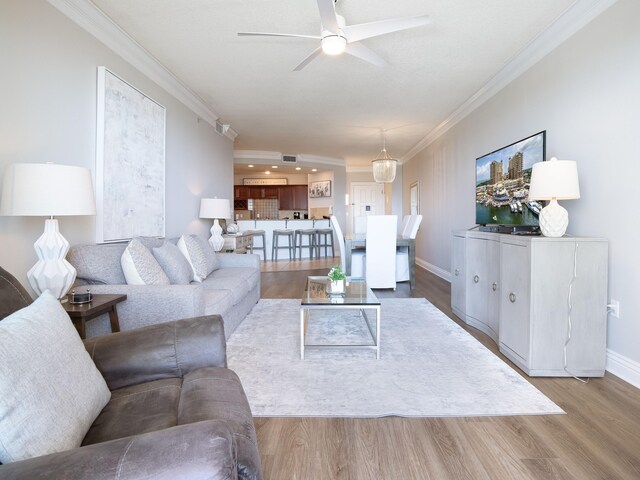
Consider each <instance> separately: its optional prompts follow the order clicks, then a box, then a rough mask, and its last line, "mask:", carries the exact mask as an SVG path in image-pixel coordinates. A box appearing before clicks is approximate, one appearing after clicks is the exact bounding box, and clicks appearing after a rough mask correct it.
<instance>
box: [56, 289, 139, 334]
mask: <svg viewBox="0 0 640 480" xmlns="http://www.w3.org/2000/svg"><path fill="white" fill-rule="evenodd" d="M126 299H127V296H126V295H120V294H118V295H112V294H94V295H93V297H92V298H91V301H90V302H89V303H81V304H74V303H69V302H68V301H66V302H65V303H63V304H62V306H63V307H64V309H65V310H66V312H67V313H68V314H69V317H71V321H72V322H73V325H74V326H75V327H76V329H78V333H79V334H80V338H83V339H84V338H86V331H85V324H86V322H87V320H91V319H92V318H96V317H99V316H100V315H102V314H104V313H108V314H109V320H111V331H112V332H119V331H120V323H119V322H118V311H117V310H116V305H117V304H118V303H120V302H124V301H125V300H126Z"/></svg>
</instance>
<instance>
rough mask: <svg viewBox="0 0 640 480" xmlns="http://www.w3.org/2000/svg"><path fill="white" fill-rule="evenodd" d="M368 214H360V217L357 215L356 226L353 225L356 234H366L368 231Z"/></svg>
mask: <svg viewBox="0 0 640 480" xmlns="http://www.w3.org/2000/svg"><path fill="white" fill-rule="evenodd" d="M367 218H368V217H367V216H364V215H360V216H358V217H355V219H354V226H353V233H356V234H359V233H361V234H364V233H367Z"/></svg>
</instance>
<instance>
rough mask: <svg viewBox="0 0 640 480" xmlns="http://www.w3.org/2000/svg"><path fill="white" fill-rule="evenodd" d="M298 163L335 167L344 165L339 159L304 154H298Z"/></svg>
mask: <svg viewBox="0 0 640 480" xmlns="http://www.w3.org/2000/svg"><path fill="white" fill-rule="evenodd" d="M298 161H299V162H302V163H313V164H320V165H334V166H336V167H344V164H345V162H344V160H342V159H341V158H332V157H320V156H317V155H308V154H306V153H301V154H299V155H298Z"/></svg>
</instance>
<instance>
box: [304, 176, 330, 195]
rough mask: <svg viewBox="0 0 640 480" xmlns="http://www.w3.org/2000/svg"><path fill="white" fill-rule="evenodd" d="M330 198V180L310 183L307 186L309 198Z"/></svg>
mask: <svg viewBox="0 0 640 480" xmlns="http://www.w3.org/2000/svg"><path fill="white" fill-rule="evenodd" d="M330 196H331V180H323V181H322V182H311V183H310V184H309V198H324V197H330Z"/></svg>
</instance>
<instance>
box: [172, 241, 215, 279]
mask: <svg viewBox="0 0 640 480" xmlns="http://www.w3.org/2000/svg"><path fill="white" fill-rule="evenodd" d="M178 248H179V249H180V251H181V252H182V254H183V255H184V258H186V259H187V261H188V262H189V265H191V269H192V270H193V279H194V280H195V281H196V282H202V281H203V280H204V279H205V278H207V275H209V273H211V272H210V271H209V264H208V262H207V253H206V252H205V250H204V249H203V248H202V244H201V242H199V241H198V237H197V235H182V236H181V237H180V240H178Z"/></svg>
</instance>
